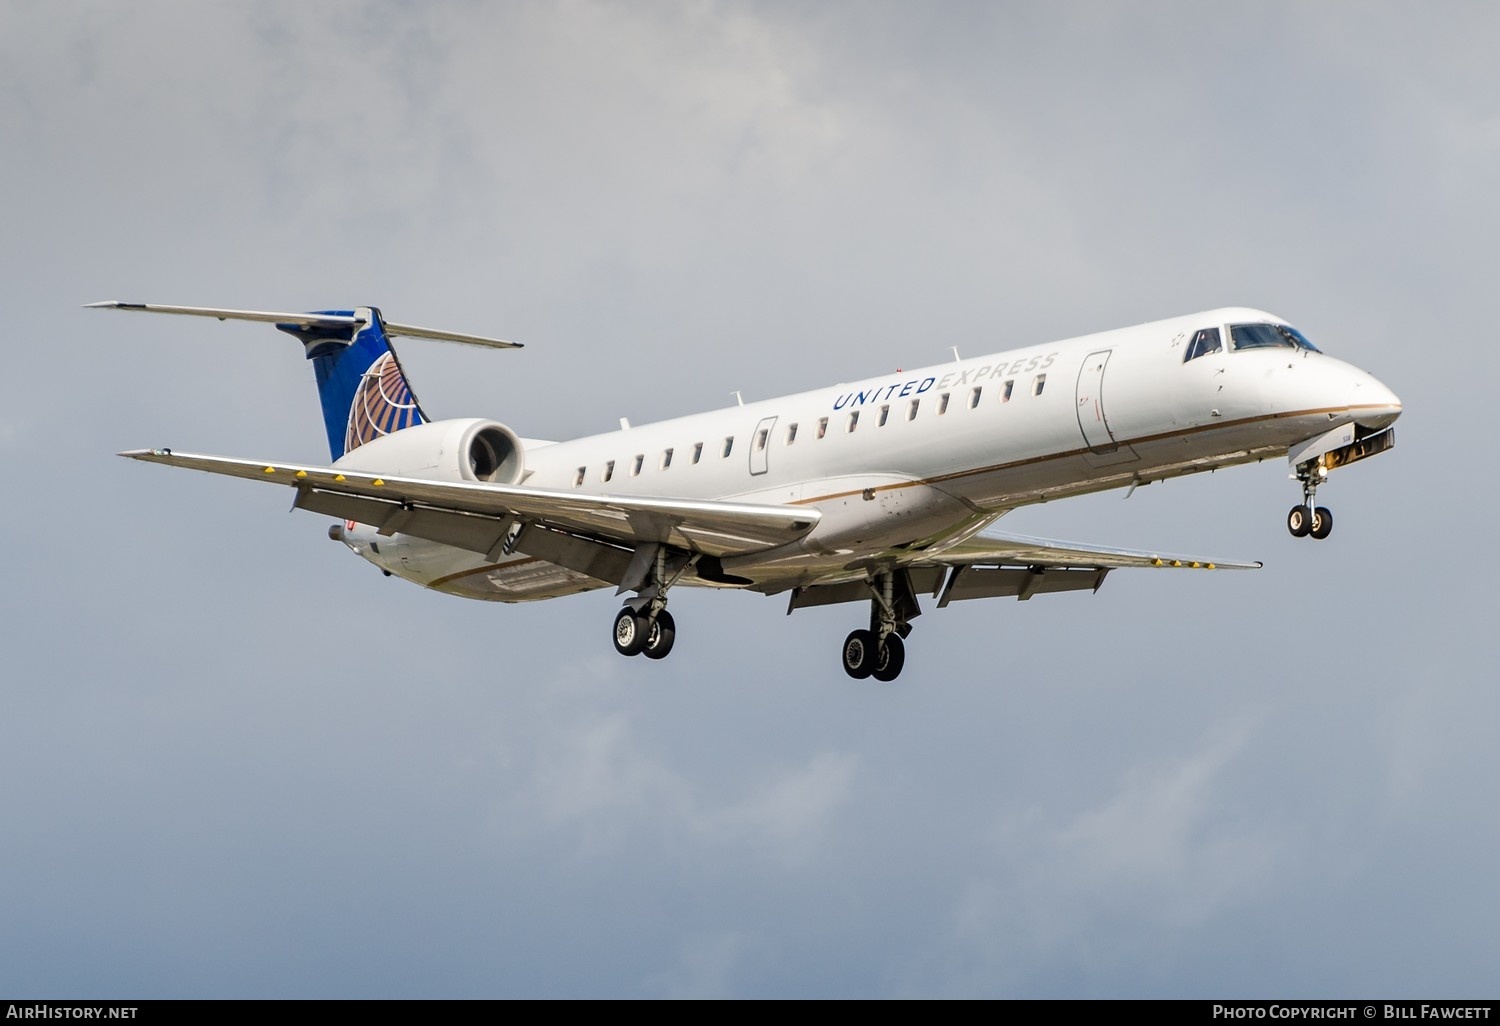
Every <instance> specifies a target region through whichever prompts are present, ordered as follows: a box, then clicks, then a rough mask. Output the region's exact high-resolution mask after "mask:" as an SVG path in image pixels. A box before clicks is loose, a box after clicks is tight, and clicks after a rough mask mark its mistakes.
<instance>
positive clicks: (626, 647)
mask: <svg viewBox="0 0 1500 1026" xmlns="http://www.w3.org/2000/svg"><path fill="white" fill-rule="evenodd" d="M649 630H650V628H649V626H648V624H647V622H646V618H645V617H643V616H636V615H635V610H633V609H631V608H630V607H629V606H626V607H625V608H624V609H622V610H620V612H619V614H618V615H617V616H616V617H615V651H616V652H618V653H620V654H621V655H623V656H633V655H639V654H640V652H641V650H642V649H643V648H645V647H646V640H647V635H648V633H649ZM658 658H660V657H659V656H658Z"/></svg>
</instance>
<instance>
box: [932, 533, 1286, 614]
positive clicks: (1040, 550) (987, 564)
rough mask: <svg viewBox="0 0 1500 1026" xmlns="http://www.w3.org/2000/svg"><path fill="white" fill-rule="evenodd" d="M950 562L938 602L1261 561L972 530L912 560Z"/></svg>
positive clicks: (1092, 586)
mask: <svg viewBox="0 0 1500 1026" xmlns="http://www.w3.org/2000/svg"><path fill="white" fill-rule="evenodd" d="M934 564H936V566H937V567H948V568H951V569H950V571H949V572H948V573H947V574H946V580H945V581H944V580H942V579H941V578H940V579H939V581H940V582H941V583H940V590H939V591H935V594H936V595H937V598H938V607H939V608H941V607H943V606H946V605H947V604H948V603H949V602H955V601H959V600H962V599H971V598H996V597H1015V598H1017V599H1020V600H1022V601H1024V600H1026V599H1029V598H1031V597H1032V596H1033V595H1040V594H1046V593H1048V592H1058V591H1084V590H1087V591H1098V590H1099V586H1100V585H1101V584H1103V583H1104V578H1105V576H1106V575H1107V574H1108V573H1109V572H1110V571H1111V570H1117V569H1120V568H1122V567H1143V568H1154V569H1162V568H1167V569H1191V570H1255V569H1259V568H1260V566H1261V564H1260V563H1244V562H1237V561H1235V560H1226V559H1210V558H1207V557H1203V556H1181V555H1173V554H1171V553H1167V552H1151V551H1145V550H1140V549H1115V548H1105V547H1103V546H1098V545H1079V544H1076V543H1074V542H1063V541H1054V540H1052V539H1049V538H1033V537H1030V536H1028V535H991V534H981V535H976V536H975V537H973V538H970V539H968V540H967V541H961V542H958V543H957V544H955V545H952V546H949V547H947V548H945V549H943V550H942V551H941V552H939V553H937V554H935V555H931V556H928V557H927V558H925V559H920V560H918V561H916V562H915V563H914V564H913V565H914V566H923V565H926V566H928V567H932V566H933V565H934Z"/></svg>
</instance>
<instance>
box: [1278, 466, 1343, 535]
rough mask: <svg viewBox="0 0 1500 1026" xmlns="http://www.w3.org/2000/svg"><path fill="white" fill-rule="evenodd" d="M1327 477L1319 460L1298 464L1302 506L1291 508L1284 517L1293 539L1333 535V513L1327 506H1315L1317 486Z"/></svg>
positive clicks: (1326, 469)
mask: <svg viewBox="0 0 1500 1026" xmlns="http://www.w3.org/2000/svg"><path fill="white" fill-rule="evenodd" d="M1327 477H1328V468H1327V467H1325V466H1323V462H1322V460H1321V459H1316V460H1308V461H1307V462H1306V463H1301V464H1298V466H1297V480H1298V481H1300V482H1302V504H1301V505H1300V506H1293V507H1292V508H1291V511H1290V512H1289V513H1287V515H1286V529H1287V530H1288V531H1290V532H1291V533H1292V537H1293V538H1305V537H1307V536H1308V535H1309V534H1310V535H1312V536H1313V537H1314V538H1319V539H1321V538H1327V537H1328V536H1329V535H1330V534H1332V533H1333V512H1332V511H1331V510H1330V509H1329V508H1328V507H1327V506H1316V505H1314V503H1315V502H1316V501H1317V497H1318V485H1320V484H1321V483H1322V482H1323V481H1324V480H1325V479H1326V478H1327Z"/></svg>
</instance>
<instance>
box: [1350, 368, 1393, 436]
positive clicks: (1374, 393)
mask: <svg viewBox="0 0 1500 1026" xmlns="http://www.w3.org/2000/svg"><path fill="white" fill-rule="evenodd" d="M1361 377H1362V380H1359V381H1357V382H1355V385H1354V394H1353V395H1352V396H1351V397H1350V403H1349V405H1350V407H1351V408H1352V409H1353V410H1354V411H1355V420H1356V421H1357V422H1358V423H1359V424H1361V425H1363V426H1364V427H1367V428H1372V429H1374V430H1377V431H1378V430H1380V429H1382V428H1387V427H1390V426H1391V425H1392V424H1394V423H1396V418H1397V417H1399V416H1401V400H1400V399H1399V398H1397V396H1396V393H1395V392H1392V391H1391V390H1390V389H1389V388H1387V387H1386V386H1385V385H1383V384H1382V383H1381V382H1379V381H1377V380H1376V379H1375V378H1374V377H1372V376H1371V375H1369V374H1364V375H1362V376H1361Z"/></svg>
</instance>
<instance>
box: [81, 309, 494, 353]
mask: <svg viewBox="0 0 1500 1026" xmlns="http://www.w3.org/2000/svg"><path fill="white" fill-rule="evenodd" d="M85 308H86V309H89V310H136V311H139V312H141V313H158V314H182V315H184V316H187V317H212V318H214V319H215V320H220V321H260V322H262V323H265V324H275V325H278V326H279V325H286V326H288V327H297V328H301V329H302V330H304V331H308V330H323V331H329V330H349V331H351V332H353V331H359V330H360V329H361V328H363V327H364V326H365V325H366V324H367V323H369V322H368V321H366V320H365V318H363V317H360V316H357V315H354V314H330V313H278V312H276V311H270V310H226V309H220V308H218V307H211V306H162V305H160V304H156V303H122V302H120V301H119V300H118V299H109V300H105V301H104V302H102V303H88V304H86V305H85ZM383 323H384V325H385V333H386V335H399V336H401V337H403V338H426V339H434V340H436V341H438V342H458V343H461V344H462V345H466V346H483V347H485V348H488V349H520V348H522V343H520V342H507V341H505V340H504V339H499V338H486V337H484V336H483V335H466V334H464V333H463V332H458V331H440V330H438V329H437V328H419V327H416V326H415V325H411V324H396V323H394V322H393V321H383Z"/></svg>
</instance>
